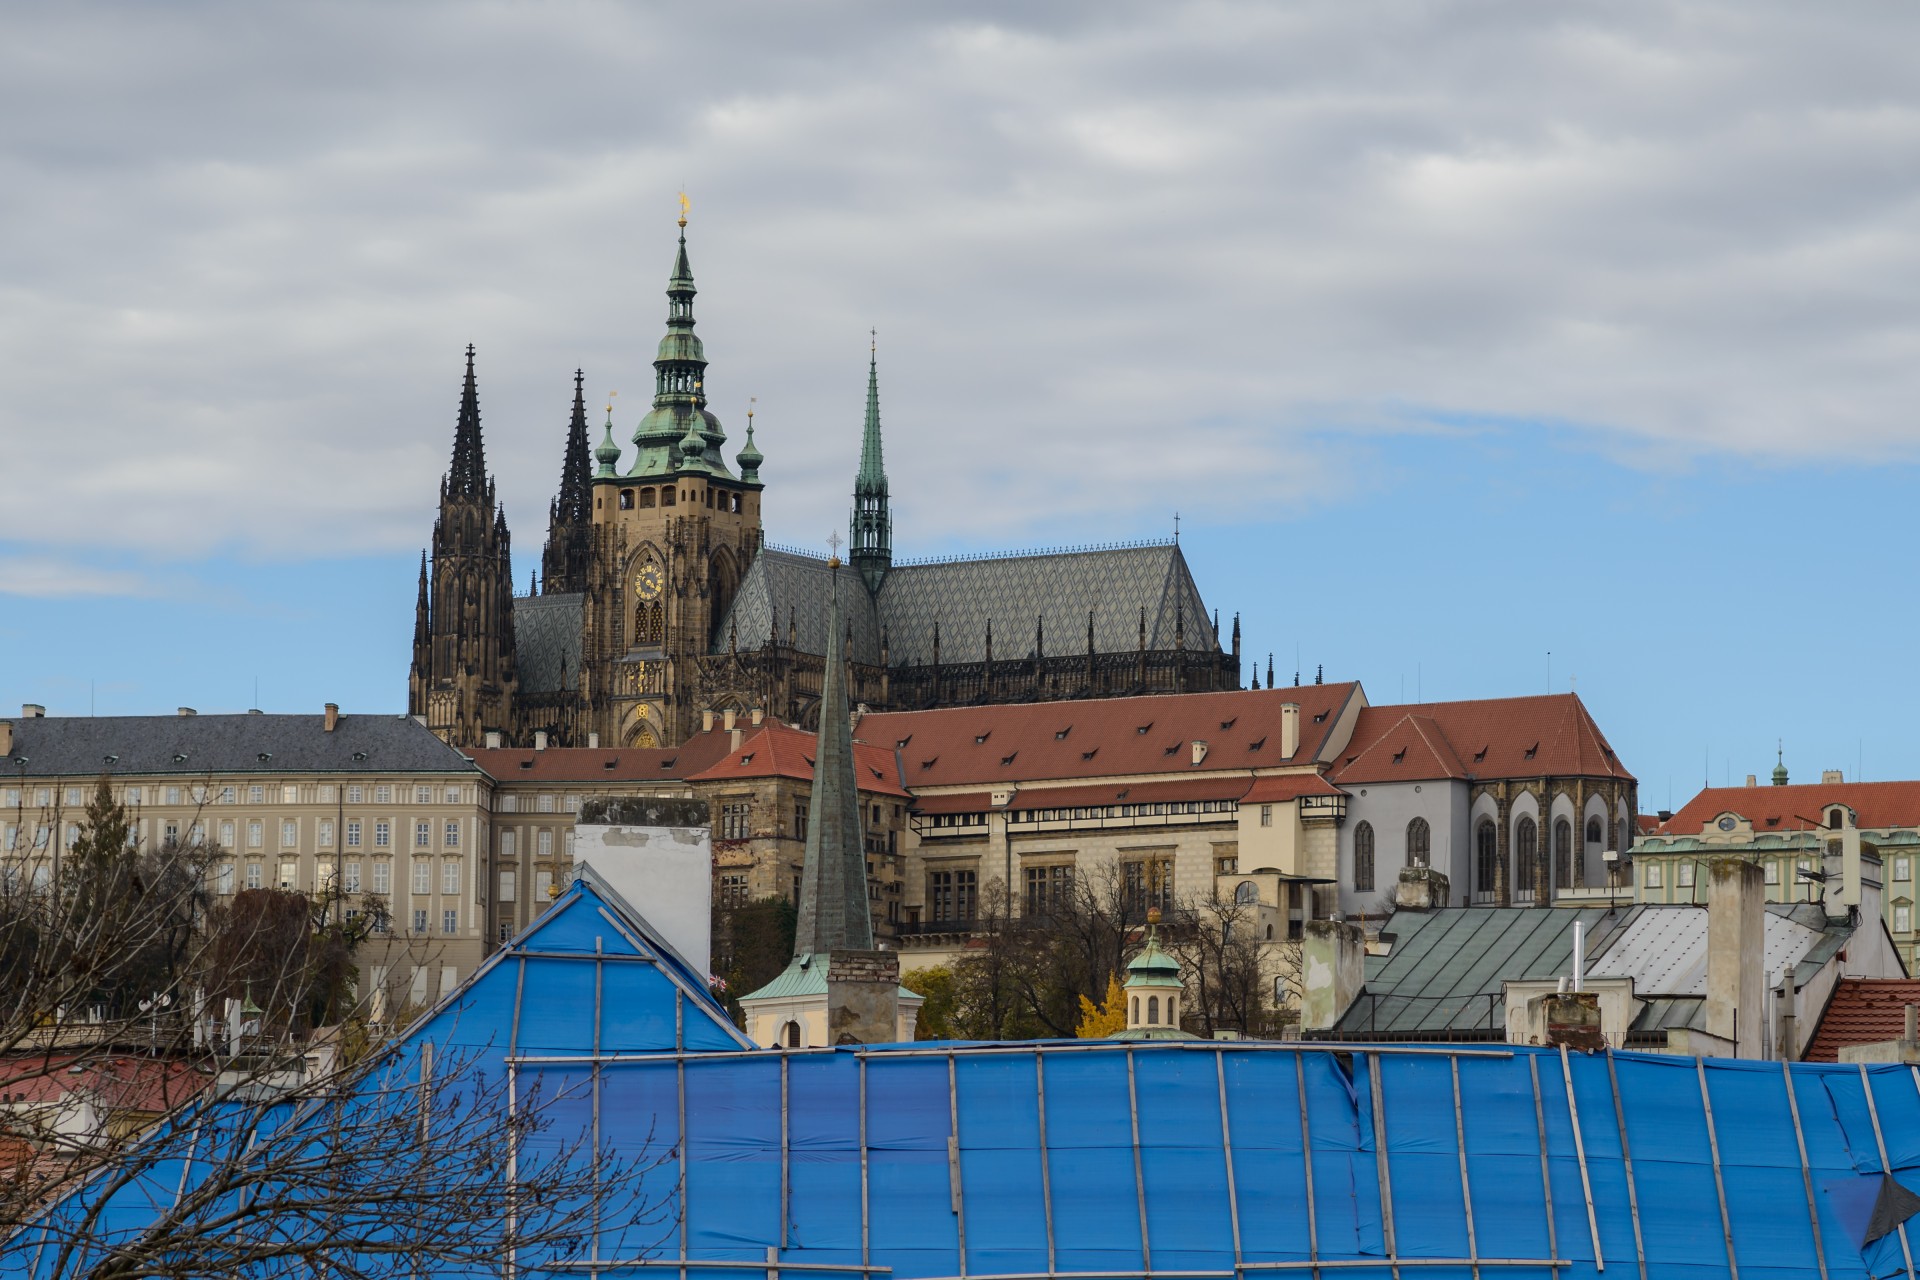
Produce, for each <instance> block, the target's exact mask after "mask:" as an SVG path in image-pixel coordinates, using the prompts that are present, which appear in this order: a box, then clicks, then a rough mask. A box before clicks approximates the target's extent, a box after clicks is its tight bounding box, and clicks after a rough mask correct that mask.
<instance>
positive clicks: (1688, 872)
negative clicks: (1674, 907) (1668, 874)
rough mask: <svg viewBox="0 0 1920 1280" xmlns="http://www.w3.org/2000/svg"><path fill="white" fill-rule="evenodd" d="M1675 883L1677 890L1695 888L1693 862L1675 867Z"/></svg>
mask: <svg viewBox="0 0 1920 1280" xmlns="http://www.w3.org/2000/svg"><path fill="white" fill-rule="evenodd" d="M1673 883H1674V887H1675V888H1679V889H1691V888H1693V864H1692V863H1691V862H1681V863H1678V864H1676V865H1675V866H1674V868H1673Z"/></svg>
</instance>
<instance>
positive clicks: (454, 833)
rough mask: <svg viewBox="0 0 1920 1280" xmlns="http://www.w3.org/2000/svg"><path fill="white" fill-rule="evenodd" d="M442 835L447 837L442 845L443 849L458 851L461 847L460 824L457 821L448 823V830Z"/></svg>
mask: <svg viewBox="0 0 1920 1280" xmlns="http://www.w3.org/2000/svg"><path fill="white" fill-rule="evenodd" d="M441 834H442V835H443V836H444V837H445V839H444V840H443V841H442V843H441V847H442V848H446V849H458V848H459V847H460V824H459V822H457V821H455V822H449V823H447V826H446V830H445V831H443V832H442V833H441Z"/></svg>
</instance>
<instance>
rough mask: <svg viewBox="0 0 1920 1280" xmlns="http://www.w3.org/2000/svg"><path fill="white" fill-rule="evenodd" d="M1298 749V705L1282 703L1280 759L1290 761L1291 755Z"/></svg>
mask: <svg viewBox="0 0 1920 1280" xmlns="http://www.w3.org/2000/svg"><path fill="white" fill-rule="evenodd" d="M1299 749H1300V704H1299V703H1297V702H1283V703H1281V704H1280V758H1281V759H1282V760H1291V759H1292V758H1293V753H1294V752H1296V751H1298V750H1299Z"/></svg>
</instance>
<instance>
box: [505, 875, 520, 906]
mask: <svg viewBox="0 0 1920 1280" xmlns="http://www.w3.org/2000/svg"><path fill="white" fill-rule="evenodd" d="M518 879H519V876H518V874H517V873H515V872H512V871H502V872H501V873H500V901H502V902H512V901H513V890H514V885H515V882H516V881H517V880H518Z"/></svg>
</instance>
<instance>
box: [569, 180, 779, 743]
mask: <svg viewBox="0 0 1920 1280" xmlns="http://www.w3.org/2000/svg"><path fill="white" fill-rule="evenodd" d="M686 226H687V220H686V218H685V216H684V211H683V216H682V217H681V219H680V243H679V247H678V252H677V253H676V255H675V257H674V263H673V272H672V275H671V276H670V277H669V278H668V281H667V332H666V335H665V336H664V337H662V338H661V339H660V346H659V349H658V350H657V352H656V353H655V358H654V362H653V369H654V393H653V404H652V407H651V408H650V409H649V410H648V411H647V414H646V416H645V417H643V418H641V420H640V424H639V426H637V427H636V428H635V429H634V432H633V437H632V439H633V445H634V449H635V455H634V458H633V461H632V463H631V464H630V465H629V466H628V467H627V469H626V471H625V472H624V473H622V472H621V471H620V470H619V465H618V464H619V459H620V451H619V450H618V448H617V447H616V446H614V445H613V444H612V440H611V435H609V438H608V441H607V442H606V443H603V444H602V445H601V447H600V449H599V450H597V451H596V452H597V456H598V458H599V460H600V468H599V471H598V473H597V474H596V475H595V476H594V477H593V482H592V522H593V549H592V569H591V581H590V582H589V584H588V587H587V601H586V620H585V631H584V635H583V638H582V639H583V645H582V648H583V662H584V663H585V668H586V669H585V673H584V674H585V678H586V687H585V689H584V693H585V694H586V696H587V698H588V700H589V702H590V704H591V706H592V707H593V709H594V710H593V717H594V727H595V728H596V729H597V731H598V732H599V733H600V735H601V740H602V741H604V742H607V743H609V744H615V745H620V746H665V745H671V744H673V743H677V742H680V741H682V740H684V739H685V738H686V737H687V736H688V734H690V733H691V732H693V729H694V727H695V726H696V725H697V724H698V723H699V713H700V711H701V710H702V709H703V708H699V707H696V706H694V705H693V703H694V698H693V692H694V689H695V688H696V686H697V684H698V667H699V660H700V658H701V657H702V656H704V655H706V654H707V653H708V652H709V651H710V649H711V647H712V646H713V645H714V644H715V643H716V642H719V643H722V644H724V642H725V637H718V636H716V634H715V628H716V627H717V625H718V623H719V620H720V619H721V618H723V617H724V616H725V615H726V611H727V607H728V606H729V605H730V604H731V603H732V602H733V597H734V594H735V593H736V592H737V591H738V590H739V586H740V580H741V578H742V577H743V576H744V575H745V574H746V571H747V568H748V566H749V565H750V564H752V562H753V558H754V557H755V556H756V555H757V554H759V551H760V537H761V534H760V491H761V487H762V486H761V483H760V480H759V465H760V463H761V462H762V461H763V458H762V457H761V455H760V451H759V450H758V449H757V448H755V447H754V445H753V443H752V441H751V440H749V441H748V443H747V446H746V448H745V449H743V450H742V451H741V454H740V456H739V458H738V459H737V460H736V461H737V462H738V464H739V466H740V468H741V474H739V475H735V474H734V472H733V471H732V470H730V469H729V468H728V466H727V461H726V459H725V457H724V456H723V455H722V453H721V450H722V447H723V446H724V445H725V444H726V442H727V435H726V432H725V430H724V429H723V428H722V427H721V425H720V420H719V418H717V417H715V416H714V414H713V413H712V412H711V411H710V410H709V409H708V408H707V391H706V372H707V360H706V351H705V349H704V348H703V347H702V345H701V342H700V338H699V335H698V334H696V333H695V332H694V317H693V299H694V294H695V289H694V287H693V268H692V267H691V266H690V265H689V264H688V261H687V233H686Z"/></svg>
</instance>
